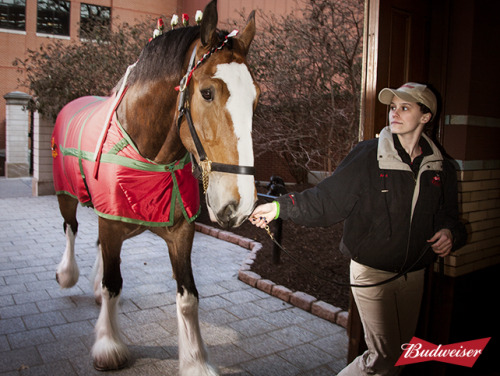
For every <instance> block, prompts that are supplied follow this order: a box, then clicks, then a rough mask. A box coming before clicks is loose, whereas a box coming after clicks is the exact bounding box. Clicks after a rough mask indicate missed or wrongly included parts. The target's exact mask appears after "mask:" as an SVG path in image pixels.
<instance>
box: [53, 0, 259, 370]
mask: <svg viewBox="0 0 500 376" xmlns="http://www.w3.org/2000/svg"><path fill="white" fill-rule="evenodd" d="M203 14H204V15H203V20H202V22H201V24H200V25H196V26H188V27H182V28H177V29H173V30H170V31H168V32H166V33H163V34H162V35H160V36H157V37H155V38H154V39H152V40H150V41H149V42H148V43H147V45H146V46H145V47H144V49H143V50H142V52H141V54H140V56H139V58H138V60H137V62H136V63H135V64H133V65H131V66H130V67H129V68H128V69H127V72H126V73H125V75H124V76H123V77H122V79H121V80H120V82H119V83H118V84H117V86H116V88H115V90H114V91H113V92H112V95H111V96H110V97H92V96H90V97H83V98H79V99H76V100H74V101H72V102H70V103H69V104H67V105H66V106H65V107H64V108H63V109H62V110H61V112H60V113H59V114H58V117H57V119H56V125H55V128H54V132H53V135H52V156H53V170H54V185H55V189H56V193H57V199H58V203H59V209H60V212H61V215H62V217H63V219H64V224H63V227H64V233H65V237H66V249H65V251H64V254H63V257H62V260H61V262H60V264H59V265H58V267H57V271H56V279H57V281H58V283H59V285H60V286H61V287H62V288H69V287H72V286H74V285H75V284H76V282H77V281H78V277H79V271H78V266H77V264H76V261H75V249H74V248H75V236H76V235H77V231H78V222H77V219H76V210H77V206H78V202H80V204H81V205H83V206H90V207H93V208H94V210H95V212H96V213H97V215H98V254H97V258H96V266H95V270H96V273H95V278H94V279H93V288H94V295H95V299H96V301H97V303H99V304H100V305H101V307H100V313H99V316H98V319H97V323H96V326H95V342H94V344H93V346H92V350H91V353H92V358H93V364H94V367H95V368H96V369H97V370H101V371H107V370H116V369H121V368H123V367H126V366H127V364H128V362H129V360H130V353H129V350H128V349H127V346H126V345H125V344H124V342H123V340H122V338H121V335H120V329H119V325H118V322H117V306H118V301H119V298H120V294H121V289H122V277H121V272H120V252H121V246H122V243H123V242H124V241H125V240H126V239H129V238H131V237H133V236H136V235H138V234H140V233H142V232H144V231H146V230H149V231H151V232H153V233H154V234H156V235H158V236H160V237H161V238H162V239H163V240H164V241H165V242H166V244H167V246H168V252H169V257H170V261H171V264H172V271H173V277H174V278H175V280H176V283H177V292H176V306H177V321H178V331H179V339H178V346H179V372H180V374H182V375H217V374H218V370H217V367H216V366H215V365H213V364H211V362H210V360H209V357H208V354H207V351H206V348H205V345H204V343H203V340H202V336H201V333H200V327H199V321H198V302H199V297H198V291H197V289H196V285H195V281H194V278H193V272H192V266H191V248H192V244H193V237H194V231H195V226H194V219H195V218H196V216H197V215H198V214H199V210H200V196H199V194H200V193H199V182H198V180H197V179H196V177H194V172H193V170H194V171H195V172H196V171H199V172H200V173H201V174H202V180H203V190H204V194H205V196H206V203H207V208H208V211H209V214H210V218H211V220H212V221H214V222H218V223H219V224H220V225H221V226H222V227H225V228H230V227H236V226H239V225H240V224H241V223H242V222H243V221H245V220H246V218H247V217H248V216H249V215H250V214H251V212H252V210H253V208H254V206H255V203H256V201H257V193H256V189H255V184H254V176H253V175H254V157H253V149H252V138H251V132H252V116H253V112H254V110H255V106H256V105H257V102H258V99H259V96H260V89H259V86H258V84H257V83H256V82H255V81H254V78H253V76H252V73H251V72H250V69H249V67H248V64H247V62H246V56H247V53H248V50H249V47H250V44H251V42H252V40H253V38H254V36H255V12H252V13H251V14H250V16H249V18H248V21H247V24H246V26H245V28H244V30H243V31H242V32H241V33H239V34H238V35H235V34H236V33H235V32H233V33H230V34H229V33H227V32H224V31H220V30H218V29H217V22H218V15H217V3H216V0H213V1H212V2H210V3H209V4H208V5H207V6H206V8H205V10H204V13H203Z"/></svg>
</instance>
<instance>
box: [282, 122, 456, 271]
mask: <svg viewBox="0 0 500 376" xmlns="http://www.w3.org/2000/svg"><path fill="white" fill-rule="evenodd" d="M422 138H423V140H422V142H426V143H427V144H428V146H427V150H428V151H429V152H428V155H424V156H423V159H422V161H421V164H420V169H419V170H418V171H417V173H416V174H415V173H414V172H413V171H412V169H411V167H410V165H409V164H407V163H405V162H403V160H402V159H401V157H400V155H399V154H398V151H397V150H396V148H395V145H394V140H393V136H392V134H391V132H390V130H389V128H388V127H386V128H384V129H383V130H382V132H381V134H380V138H379V139H373V140H369V141H364V142H361V143H359V144H358V145H357V146H356V147H355V148H354V149H353V150H352V151H351V152H350V153H349V155H348V156H347V157H346V158H345V159H344V161H343V162H342V163H341V164H340V166H339V167H338V168H337V169H336V170H335V172H334V173H333V175H331V176H330V177H328V178H326V179H324V180H323V181H322V182H321V183H319V184H318V185H317V186H316V187H314V188H311V189H308V190H306V191H304V192H301V193H292V194H290V195H285V196H281V197H279V198H278V201H279V203H280V215H279V216H280V218H282V219H291V220H292V221H294V222H295V223H298V224H302V225H306V226H329V225H332V224H334V223H337V222H340V221H342V220H344V221H345V222H344V234H343V238H342V241H341V244H340V249H341V251H342V252H343V253H345V254H348V255H349V256H350V257H351V258H352V259H353V260H355V261H357V262H359V263H361V264H363V265H366V266H370V267H373V268H376V269H380V270H385V271H390V272H400V271H402V270H405V269H407V268H408V267H409V266H411V265H412V264H414V263H415V261H416V260H418V258H419V256H421V255H422V253H423V252H425V255H424V257H422V259H421V260H420V261H419V262H418V263H417V264H416V265H414V267H413V268H412V269H411V270H418V269H422V268H424V267H425V266H427V265H429V264H430V263H431V262H432V261H433V260H434V259H435V254H434V252H432V250H430V249H429V247H428V242H427V240H429V239H430V238H432V236H433V235H434V234H435V233H436V231H438V230H441V229H443V228H447V229H450V230H451V232H452V235H453V239H454V247H455V248H459V247H461V246H462V245H463V244H464V243H465V238H466V233H465V227H464V226H463V225H462V224H461V223H460V222H459V219H458V204H457V181H456V171H455V169H454V167H453V165H452V164H451V162H450V161H448V160H446V159H444V158H443V156H442V154H441V153H440V151H439V150H438V148H437V147H436V146H435V145H434V143H433V142H432V141H431V140H430V139H429V138H428V137H427V136H425V135H422Z"/></svg>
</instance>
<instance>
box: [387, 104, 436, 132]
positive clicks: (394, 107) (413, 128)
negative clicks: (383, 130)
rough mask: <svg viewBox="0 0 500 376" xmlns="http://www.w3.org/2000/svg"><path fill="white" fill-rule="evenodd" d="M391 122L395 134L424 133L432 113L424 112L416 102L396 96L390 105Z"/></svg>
mask: <svg viewBox="0 0 500 376" xmlns="http://www.w3.org/2000/svg"><path fill="white" fill-rule="evenodd" d="M389 108H390V110H389V124H390V128H391V132H392V133H393V134H399V135H408V134H415V133H417V132H418V133H419V135H420V133H422V130H423V129H424V125H425V123H427V122H428V121H429V120H430V119H431V114H423V113H422V111H421V110H420V106H419V105H418V104H417V103H415V102H408V101H405V100H403V99H401V98H398V97H396V96H394V97H393V98H392V102H391V104H390V106H389Z"/></svg>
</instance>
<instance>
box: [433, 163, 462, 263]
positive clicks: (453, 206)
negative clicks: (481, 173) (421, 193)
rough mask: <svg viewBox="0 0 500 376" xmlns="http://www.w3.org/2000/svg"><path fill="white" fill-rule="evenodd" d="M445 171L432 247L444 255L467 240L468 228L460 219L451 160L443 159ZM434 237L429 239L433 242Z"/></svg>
mask: <svg viewBox="0 0 500 376" xmlns="http://www.w3.org/2000/svg"><path fill="white" fill-rule="evenodd" d="M443 172H444V181H443V204H442V205H441V208H440V210H439V213H438V214H437V221H436V234H435V235H434V236H433V238H432V239H435V240H434V241H435V242H436V243H435V245H433V247H432V248H433V250H434V252H436V253H437V254H438V255H440V256H442V257H444V256H446V255H448V254H449V253H450V252H451V251H454V250H457V249H459V248H460V247H463V246H464V245H465V243H466V242H467V230H466V228H465V226H464V224H463V223H462V222H461V221H460V219H459V211H458V192H457V174H456V170H455V168H454V167H453V165H452V164H451V162H450V161H448V160H444V161H443ZM445 230H446V231H448V232H449V233H447V232H446V231H445ZM443 231H444V233H443ZM432 239H430V240H429V241H430V242H432V241H433V240H432ZM438 241H439V243H438ZM450 243H451V244H450ZM448 248H449V250H448ZM443 255H444V256H443Z"/></svg>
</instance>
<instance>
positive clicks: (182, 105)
mask: <svg viewBox="0 0 500 376" xmlns="http://www.w3.org/2000/svg"><path fill="white" fill-rule="evenodd" d="M234 35H236V34H235V33H234V32H233V33H231V34H229V35H228V36H226V39H225V40H224V41H223V42H222V43H221V44H220V45H219V46H218V47H214V48H212V49H211V50H210V51H209V52H207V53H206V54H205V55H203V57H202V58H201V59H200V60H199V61H198V62H197V63H196V65H195V64H194V60H195V58H196V46H195V48H194V49H193V53H192V54H191V59H190V60H189V66H188V70H187V73H186V75H185V76H184V77H183V78H182V80H181V82H180V85H179V87H178V90H179V92H180V94H179V95H180V97H179V105H178V108H177V110H178V112H179V115H178V118H177V130H179V131H180V128H181V123H182V118H183V117H184V116H185V117H186V121H187V123H188V126H189V131H190V133H191V137H192V138H193V142H194V146H195V147H196V152H197V153H198V158H199V160H200V163H197V162H196V158H193V155H192V154H191V161H192V163H193V173H194V175H195V176H196V177H199V175H200V174H201V177H202V181H203V190H204V193H206V191H207V188H208V179H209V174H210V173H211V172H212V171H218V172H225V173H228V174H238V175H255V168H254V167H253V166H240V165H233V164H226V163H219V162H212V161H211V160H210V159H208V156H207V153H206V152H205V149H204V148H203V145H202V143H201V140H200V138H199V137H198V133H197V132H196V129H195V127H194V124H193V119H192V117H191V110H190V106H189V99H188V98H189V91H188V90H187V87H188V85H189V82H190V79H191V76H192V74H193V71H194V70H195V69H196V68H198V67H199V66H200V64H201V63H203V62H204V61H206V60H207V59H208V57H210V55H212V53H214V52H216V51H218V50H220V49H222V48H223V47H224V45H225V44H226V43H227V41H228V37H232V36H234Z"/></svg>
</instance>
